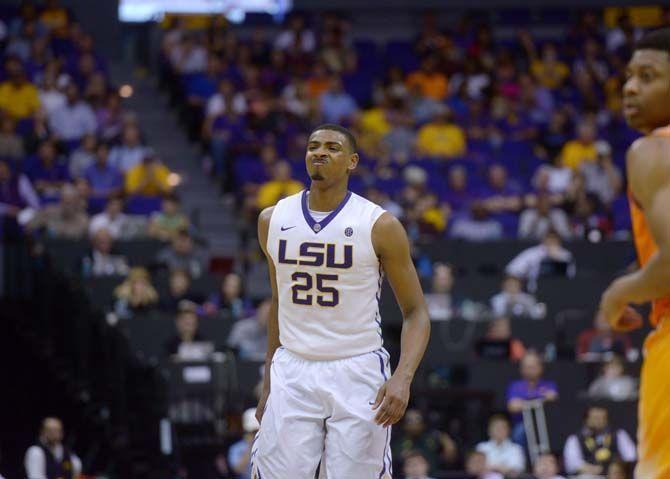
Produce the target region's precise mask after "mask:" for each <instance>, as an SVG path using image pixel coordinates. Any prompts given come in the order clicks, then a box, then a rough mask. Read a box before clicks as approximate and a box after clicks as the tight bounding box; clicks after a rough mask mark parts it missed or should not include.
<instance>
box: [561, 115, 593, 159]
mask: <svg viewBox="0 0 670 479" xmlns="http://www.w3.org/2000/svg"><path fill="white" fill-rule="evenodd" d="M597 157H598V151H597V150H596V126H595V125H594V124H593V122H591V121H583V122H581V123H580V124H579V125H578V126H577V139H575V140H570V141H568V142H567V143H566V144H565V145H564V146H563V149H562V150H561V158H562V162H563V166H565V167H568V168H572V169H573V170H576V169H578V168H579V165H581V164H582V163H583V162H584V161H594V160H595V159H596V158H597Z"/></svg>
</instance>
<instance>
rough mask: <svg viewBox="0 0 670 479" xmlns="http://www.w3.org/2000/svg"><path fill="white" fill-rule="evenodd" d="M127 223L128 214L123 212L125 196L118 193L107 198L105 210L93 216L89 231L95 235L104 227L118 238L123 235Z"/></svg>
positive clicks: (113, 236)
mask: <svg viewBox="0 0 670 479" xmlns="http://www.w3.org/2000/svg"><path fill="white" fill-rule="evenodd" d="M127 224H128V216H126V215H125V214H124V213H123V196H122V195H120V194H116V195H114V196H112V197H111V198H109V200H107V205H106V206H105V210H104V211H102V212H101V213H98V214H97V215H95V216H94V217H93V218H91V224H90V226H89V229H88V233H89V235H91V236H93V235H95V234H96V233H97V232H98V231H100V230H103V229H104V230H107V231H108V232H109V234H111V235H112V238H114V239H115V240H116V239H119V238H121V237H122V236H123V232H124V229H125V228H126V225H127Z"/></svg>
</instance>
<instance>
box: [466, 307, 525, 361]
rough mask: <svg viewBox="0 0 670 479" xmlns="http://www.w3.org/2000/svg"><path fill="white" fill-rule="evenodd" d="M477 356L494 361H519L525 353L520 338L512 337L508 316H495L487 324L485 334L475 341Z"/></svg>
mask: <svg viewBox="0 0 670 479" xmlns="http://www.w3.org/2000/svg"><path fill="white" fill-rule="evenodd" d="M475 351H476V352H477V356H478V357H480V358H485V359H492V360H495V361H498V360H501V359H502V360H505V361H519V360H520V359H521V358H522V357H523V355H524V354H525V353H526V347H525V346H524V345H523V342H521V340H520V339H518V338H515V337H512V324H511V321H510V319H509V318H507V317H500V318H496V319H494V320H493V321H491V322H490V323H489V324H488V327H487V328H486V334H484V336H483V337H482V338H481V339H479V340H478V341H477V342H476V343H475Z"/></svg>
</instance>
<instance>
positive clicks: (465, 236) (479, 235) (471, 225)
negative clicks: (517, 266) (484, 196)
mask: <svg viewBox="0 0 670 479" xmlns="http://www.w3.org/2000/svg"><path fill="white" fill-rule="evenodd" d="M449 236H450V237H451V238H454V239H462V240H466V241H491V240H497V239H500V238H502V237H503V227H502V225H501V224H500V222H498V221H496V220H494V219H493V218H491V217H490V216H489V212H488V211H487V210H486V208H485V207H484V203H483V202H481V201H473V202H472V204H471V205H470V213H469V214H468V215H467V216H461V217H460V218H456V219H455V220H454V222H453V225H452V226H451V230H450V231H449Z"/></svg>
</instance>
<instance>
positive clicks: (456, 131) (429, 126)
mask: <svg viewBox="0 0 670 479" xmlns="http://www.w3.org/2000/svg"><path fill="white" fill-rule="evenodd" d="M416 149H417V153H418V154H419V155H423V156H430V157H434V158H439V159H450V158H456V157H458V156H463V155H464V154H465V149H466V144H465V133H464V132H463V130H462V129H461V127H460V126H458V125H457V124H456V123H454V121H453V117H452V114H451V112H450V111H449V109H448V108H446V107H444V108H443V109H442V111H441V112H439V113H437V114H436V115H435V116H434V117H433V120H432V121H431V122H430V123H426V124H425V125H423V126H422V127H421V128H419V131H418V133H417V137H416Z"/></svg>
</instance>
